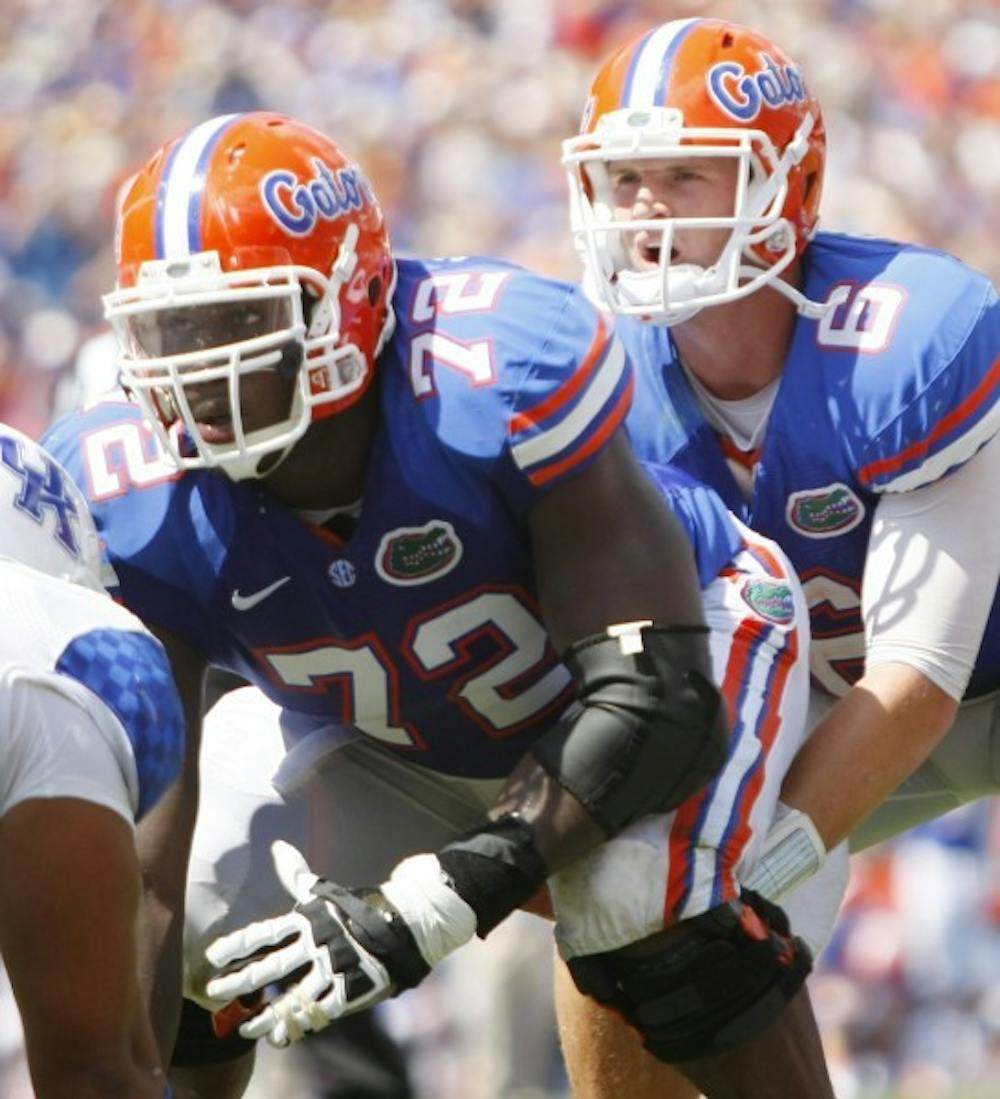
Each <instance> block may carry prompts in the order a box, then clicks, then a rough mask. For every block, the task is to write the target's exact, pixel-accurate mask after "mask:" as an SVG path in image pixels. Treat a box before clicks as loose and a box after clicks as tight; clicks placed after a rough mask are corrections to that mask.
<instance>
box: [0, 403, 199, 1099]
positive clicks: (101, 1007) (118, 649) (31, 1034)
mask: <svg viewBox="0 0 1000 1099" xmlns="http://www.w3.org/2000/svg"><path fill="white" fill-rule="evenodd" d="M0 513H2V516H0V620H2V623H3V628H2V630H0V865H2V868H3V872H2V877H0V955H2V957H3V962H4V964H5V966H6V968H7V970H8V972H9V974H10V978H11V983H12V985H13V987H14V991H15V996H16V999H17V1003H18V1007H19V1008H20V1012H21V1016H22V1019H23V1024H24V1031H25V1039H26V1046H27V1053H28V1063H29V1068H30V1072H31V1078H32V1084H33V1086H34V1090H35V1094H36V1095H38V1096H39V1097H40V1099H46V1097H48V1096H64V1095H73V1096H90V1097H94V1099H96V1097H98V1096H108V1095H129V1096H133V1095H134V1096H137V1097H140V1096H142V1097H149V1099H153V1097H154V1096H155V1097H160V1096H163V1095H164V1093H165V1092H164V1089H165V1077H164V1074H163V1071H162V1069H161V1068H160V1061H159V1058H158V1056H157V1052H156V1045H155V1041H154V1038H153V1033H152V1029H151V1028H150V1024H149V1019H148V1016H147V1014H146V1011H145V1009H144V1008H143V1006H142V1000H141V998H140V995H139V980H138V973H137V958H136V934H135V921H136V916H137V912H138V906H139V892H140V890H139V866H138V862H137V859H136V854H135V843H134V833H133V828H134V823H135V821H137V820H139V819H141V818H142V817H143V816H144V814H145V813H146V812H148V811H149V809H150V808H151V807H152V806H153V805H154V804H155V803H156V802H157V800H158V799H159V798H160V797H161V795H162V794H163V792H164V791H165V789H166V788H167V787H168V786H169V785H170V783H171V782H172V781H173V779H174V778H175V777H176V775H177V773H178V771H179V769H180V760H181V754H182V751H183V733H184V722H183V716H182V713H181V709H180V700H179V698H178V697H177V693H176V690H175V689H174V685H173V682H172V680H171V677H170V665H169V663H168V661H167V657H166V654H165V653H164V651H163V648H162V646H161V645H160V644H159V642H158V641H156V640H155V639H154V638H153V637H152V635H151V634H150V633H149V631H148V630H146V629H145V627H144V626H143V625H142V624H141V623H140V622H139V620H138V619H137V618H135V617H134V616H133V615H131V614H130V613H129V612H128V611H126V610H125V609H124V608H122V607H119V606H116V605H115V603H114V602H113V601H112V600H111V599H110V598H109V597H108V595H107V593H106V592H105V590H104V589H103V588H102V586H101V582H100V569H101V557H100V548H99V545H98V536H97V531H96V530H95V529H94V524H93V521H92V520H91V517H90V514H89V512H88V510H87V503H86V501H85V500H84V498H83V496H82V495H81V493H80V491H79V490H78V489H77V487H76V485H75V484H74V483H73V481H72V480H71V479H70V477H69V475H68V474H67V473H66V471H65V470H64V469H62V467H61V466H59V464H58V463H57V462H55V461H54V460H53V459H52V458H51V456H50V455H48V454H47V453H46V452H45V451H44V450H43V449H42V448H41V447H40V446H39V445H38V444H37V443H35V442H33V441H32V440H31V439H29V438H27V437H26V436H25V435H23V434H21V433H20V432H19V431H16V430H14V429H13V428H11V427H8V426H7V425H6V424H0Z"/></svg>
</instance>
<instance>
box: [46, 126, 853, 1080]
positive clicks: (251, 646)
mask: <svg viewBox="0 0 1000 1099" xmlns="http://www.w3.org/2000/svg"><path fill="white" fill-rule="evenodd" d="M117 247H118V265H119V285H118V287H117V289H116V290H115V291H114V292H113V293H111V294H109V295H108V296H107V298H106V299H105V304H106V312H107V315H108V318H109V320H110V321H111V323H112V325H113V326H114V327H115V329H116V332H117V334H118V338H119V344H120V347H121V350H122V357H121V367H122V372H123V378H124V381H125V384H126V387H127V392H128V396H127V397H126V396H125V395H123V394H118V395H117V396H112V397H111V398H110V399H108V400H106V401H102V402H98V403H97V404H95V405H94V406H92V407H90V408H88V409H85V410H83V411H82V412H81V413H79V414H75V415H73V416H71V417H69V418H68V419H66V420H64V421H62V422H60V423H59V424H57V425H56V426H55V427H54V428H53V430H52V431H51V432H50V433H49V435H48V440H49V443H50V445H51V446H52V447H53V448H54V450H55V451H56V453H57V454H58V455H59V456H61V457H62V458H63V459H64V460H65V462H66V463H67V465H68V466H69V467H70V469H71V470H72V473H73V475H74V476H75V477H76V478H77V481H78V483H79V484H80V485H82V486H85V487H86V490H87V493H88V496H89V499H90V504H91V508H92V511H93V513H94V515H95V517H96V519H97V523H98V527H99V529H100V531H101V535H102V537H103V539H104V542H105V545H106V549H107V553H108V556H109V559H110V562H111V564H112V565H113V567H114V570H115V573H116V576H117V580H118V586H117V588H116V594H117V595H118V596H119V597H120V598H121V599H122V600H123V601H124V602H125V604H126V605H127V606H129V607H130V608H131V609H132V610H133V611H134V612H136V613H137V614H139V615H140V616H141V617H142V618H143V619H144V620H145V621H146V622H147V623H148V624H150V625H151V626H152V627H154V628H155V629H156V630H157V632H158V633H159V635H160V636H161V637H162V638H163V639H164V641H165V643H166V645H167V647H168V651H169V652H170V654H171V657H172V659H173V666H174V672H175V676H176V679H177V682H178V684H179V686H180V689H181V693H182V696H183V698H184V699H185V704H186V711H187V717H188V730H189V739H188V755H187V758H186V762H185V771H184V780H183V781H182V782H180V783H178V784H177V785H175V786H174V787H173V788H172V790H171V791H170V793H169V795H168V796H167V798H165V799H164V801H163V802H162V803H161V805H160V806H158V807H157V809H156V810H155V812H154V813H153V814H151V816H150V819H149V820H148V822H146V823H145V824H144V827H143V828H142V830H141V833H140V837H139V838H140V850H141V854H142V856H143V859H144V865H145V873H146V875H147V881H148V882H149V884H150V889H151V893H152V896H151V898H150V901H151V904H150V909H151V918H150V927H151V928H152V934H151V935H150V936H149V938H148V941H147V942H146V949H147V953H146V959H147V966H148V970H149V973H150V976H151V978H152V981H153V988H154V991H153V996H154V1000H153V1006H154V1010H155V1012H156V1016H155V1017H156V1021H157V1023H158V1025H159V1028H160V1040H161V1042H162V1043H163V1048H164V1049H167V1048H168V1047H169V1044H170V1043H171V1042H172V1040H173V1035H174V1030H175V1028H176V1026H177V1015H178V1011H179V1006H180V992H181V990H180V979H181V973H180V966H179V964H178V962H179V959H178V953H179V951H180V948H181V929H182V923H184V922H185V921H186V927H185V933H184V950H185V960H186V965H185V968H184V991H185V993H186V995H187V998H188V1003H193V1002H197V1003H198V1004H200V1005H201V1006H200V1008H194V1007H185V1011H184V1021H183V1025H182V1028H181V1037H180V1041H179V1042H178V1044H177V1048H176V1049H175V1051H174V1065H175V1068H176V1072H175V1079H176V1081H177V1084H178V1086H179V1087H182V1088H183V1091H182V1094H184V1095H203V1096H208V1095H211V1096H212V1097H213V1099H219V1097H220V1096H224V1095H229V1094H238V1093H239V1091H240V1090H241V1089H242V1087H243V1086H244V1084H245V1080H246V1078H247V1073H248V1072H249V1071H250V1070H251V1064H252V1059H251V1058H250V1057H249V1054H250V1053H252V1041H253V1040H254V1039H257V1038H259V1037H262V1036H266V1037H267V1038H268V1039H269V1040H271V1041H272V1042H273V1043H275V1044H277V1045H284V1044H287V1043H288V1042H289V1041H291V1040H293V1039H296V1038H300V1037H302V1036H303V1035H305V1034H307V1033H309V1032H311V1031H314V1030H317V1029H319V1028H321V1027H323V1026H325V1025H326V1024H327V1023H329V1022H330V1021H331V1020H332V1019H335V1018H336V1017H338V1016H339V1015H342V1014H345V1013H348V1012H351V1011H356V1010H358V1009H359V1008H364V1007H367V1006H369V1005H371V1004H375V1003H377V1002H379V1001H380V1000H382V999H384V998H385V997H387V996H389V995H393V994H395V993H397V992H400V991H403V990H405V989H407V988H410V987H412V986H414V985H416V984H417V983H418V982H419V981H421V980H422V979H423V978H424V976H425V975H426V974H427V973H428V972H429V970H430V969H431V968H432V967H433V966H434V965H435V964H436V963H437V962H438V961H440V960H441V959H442V958H444V957H445V956H446V955H448V954H449V953H450V952H451V951H453V950H455V949H456V948H457V947H459V946H461V945H462V944H463V943H464V942H466V941H467V940H468V939H469V938H471V937H472V936H473V935H475V934H478V935H481V936H484V935H486V934H487V933H488V932H489V931H490V929H491V928H493V927H494V926H495V925H496V924H497V923H498V922H499V921H501V920H503V919H504V918H505V917H506V916H507V915H508V914H509V913H510V912H512V911H513V910H514V909H515V908H517V907H519V906H523V905H526V904H529V903H530V902H532V900H533V899H534V898H538V896H539V894H540V892H541V891H542V890H543V887H544V886H545V884H546V882H548V883H549V886H550V889H551V895H552V907H553V909H554V913H555V916H556V921H557V922H556V936H557V940H558V943H559V946H560V950H561V953H562V954H563V956H564V957H566V958H567V959H568V961H569V965H570V967H571V969H572V971H573V973H574V976H575V978H576V979H577V981H578V982H579V983H580V985H581V987H582V988H585V989H586V990H587V991H588V992H589V993H592V994H597V995H600V996H601V997H602V998H603V999H608V998H611V999H612V1000H613V1001H614V1002H615V1004H616V1006H617V1007H618V1008H619V1010H620V1011H621V1012H622V1013H623V1015H625V1016H626V1017H627V1018H628V1019H629V1020H630V1021H631V1022H632V1023H633V1024H634V1026H635V1027H636V1028H637V1030H638V1031H639V1033H640V1034H641V1036H642V1039H643V1041H644V1042H645V1044H646V1045H647V1046H648V1048H650V1049H651V1050H652V1051H653V1052H654V1053H655V1054H656V1055H657V1056H658V1057H661V1058H664V1059H666V1060H669V1061H674V1060H683V1061H685V1062H686V1064H687V1066H688V1068H690V1071H691V1074H692V1076H693V1077H694V1078H696V1079H697V1080H698V1081H699V1083H701V1084H702V1086H703V1087H704V1088H705V1090H706V1091H707V1092H708V1093H709V1094H710V1095H713V1096H718V1097H722V1096H729V1095H732V1094H735V1093H734V1092H733V1091H732V1089H731V1085H730V1083H729V1082H728V1079H727V1078H726V1077H723V1076H720V1075H719V1072H718V1068H717V1064H716V1063H717V1061H718V1060H719V1057H718V1055H719V1054H720V1053H724V1052H725V1051H726V1050H728V1049H729V1048H730V1047H731V1046H733V1045H735V1044H737V1043H741V1042H748V1043H749V1044H751V1045H754V1044H755V1043H756V1042H757V1041H760V1042H764V1043H767V1042H768V1041H769V1038H768V1035H769V1034H770V1033H771V1032H772V1030H773V1028H768V1027H767V1024H768V1022H769V1021H770V1020H771V1019H772V1018H773V1017H774V1016H776V1015H777V1014H779V1013H780V1012H782V1010H783V1008H784V1007H785V1005H786V1003H789V1002H790V1003H791V1006H790V1007H789V1008H788V1011H787V1012H786V1014H788V1015H790V1016H791V1017H792V1018H793V1020H794V1021H795V1027H794V1028H793V1029H794V1031H795V1033H796V1035H797V1037H798V1038H799V1048H800V1049H806V1050H808V1051H810V1052H811V1057H810V1056H809V1055H805V1056H803V1055H801V1054H800V1055H799V1056H798V1057H797V1058H795V1057H792V1056H791V1054H788V1055H787V1056H786V1058H785V1059H786V1060H789V1061H795V1063H796V1067H795V1068H793V1069H790V1070H789V1072H788V1073H787V1074H786V1076H785V1078H784V1080H783V1081H779V1082H776V1083H775V1085H774V1088H775V1090H767V1091H764V1090H759V1089H758V1090H753V1089H750V1088H747V1089H746V1090H743V1091H741V1092H740V1093H739V1094H740V1095H745V1096H747V1097H749V1096H750V1095H753V1096H755V1097H756V1099H764V1097H766V1096H774V1097H775V1099H777V1097H778V1096H782V1097H784V1096H787V1097H789V1099H791V1097H795V1099H798V1097H799V1096H801V1095H803V1094H809V1095H810V1096H814V1097H817V1099H821V1097H823V1096H830V1095H831V1094H832V1093H831V1090H830V1085H829V1080H828V1078H827V1076H826V1071H825V1067H824V1065H823V1061H822V1056H821V1052H820V1050H819V1043H818V1039H817V1035H816V1030H815V1024H814V1022H813V1020H812V1016H811V1012H810V1008H809V1004H808V999H807V997H806V996H805V994H804V992H802V991H801V986H802V983H803V981H804V978H805V974H806V972H807V971H808V968H809V960H808V959H809V951H808V949H807V948H806V946H805V945H804V944H803V943H802V942H800V941H799V940H797V939H795V938H793V937H792V936H791V935H790V934H789V933H788V931H787V923H786V921H785V918H784V915H783V913H782V912H781V910H780V909H778V908H776V907H775V906H773V905H772V904H770V903H769V902H768V901H767V899H766V898H764V897H762V896H758V895H757V894H755V893H753V892H744V893H741V891H740V887H739V885H738V883H737V880H736V873H737V869H738V868H739V867H740V866H743V865H750V864H752V863H753V862H754V861H755V859H756V858H757V856H758V855H759V853H760V851H761V850H762V845H763V841H764V837H765V834H766V833H767V830H768V828H769V826H770V824H771V821H772V818H773V815H774V810H775V803H776V796H777V789H778V784H779V783H780V778H781V775H782V773H783V772H784V769H785V767H786V766H787V764H788V761H789V760H790V759H791V757H792V755H793V754H794V752H795V751H796V750H797V748H798V747H799V744H800V741H801V735H802V730H803V729H804V727H805V703H806V697H807V693H808V692H807V673H806V655H807V644H806V641H807V637H806V634H807V631H804V630H803V624H804V621H805V617H806V616H805V604H804V599H803V598H802V593H801V590H800V588H799V587H798V586H797V583H796V582H795V580H794V577H793V576H792V575H791V572H790V570H789V569H788V568H787V566H786V564H785V562H784V558H783V555H782V554H781V551H780V550H778V549H777V547H775V546H773V545H772V544H770V543H767V542H766V541H762V540H760V539H758V538H756V537H755V536H754V535H753V534H751V533H750V532H749V531H747V530H746V529H745V528H743V527H742V525H741V524H739V523H738V521H736V520H735V519H734V518H733V517H732V516H730V515H729V514H728V513H727V512H726V510H725V508H724V507H723V506H722V504H721V501H720V500H719V499H718V497H717V496H716V495H715V494H714V493H713V492H711V491H710V490H707V489H705V488H703V487H701V486H699V485H698V484H697V483H696V482H693V481H691V480H690V479H689V478H687V477H685V476H684V475H683V474H682V473H679V472H677V471H672V470H670V469H667V468H652V467H651V468H649V469H648V470H643V469H642V468H641V467H640V466H639V465H638V464H637V463H636V461H635V459H634V457H633V455H632V453H631V450H630V449H629V447H628V443H627V439H626V437H625V435H624V431H623V430H622V429H621V425H622V423H623V421H624V418H625V415H626V413H627V410H628V407H629V401H630V398H631V392H632V386H633V381H632V375H631V368H630V366H629V363H628V361H627V358H626V356H625V354H624V352H623V350H622V348H621V346H620V344H619V343H618V342H617V340H616V339H614V337H613V336H612V334H611V333H610V331H609V329H608V326H607V325H606V324H605V322H604V321H603V320H602V319H601V318H600V316H599V315H598V313H597V311H596V310H594V309H593V307H592V306H591V305H590V304H588V303H587V301H586V299H585V297H584V295H583V294H582V292H581V291H580V289H579V288H578V287H574V286H571V285H568V284H563V283H555V282H551V281H548V280H543V279H540V278H537V277H534V276H532V275H529V274H528V273H527V272H525V271H523V270H521V269H519V268H517V267H514V266H512V265H510V264H507V263H503V262H500V261H495V260H486V259H462V260H434V261H418V260H403V259H399V260H398V261H397V260H396V259H395V258H394V257H393V255H392V252H391V251H390V247H389V242H388V237H387V234H386V229H385V226H384V223H383V218H382V213H381V210H380V207H379V205H378V203H377V201H376V199H375V196H374V195H373V193H372V190H371V187H370V185H369V184H368V182H367V180H366V178H365V176H364V174H363V172H362V171H361V169H360V168H359V167H358V166H357V164H355V163H354V162H353V161H352V160H351V159H350V158H348V157H347V156H346V155H345V154H344V153H343V152H342V150H340V149H339V148H338V146H337V145H336V144H335V143H334V142H332V141H331V140H329V139H328V138H326V137H325V136H323V135H321V134H319V133H317V132H315V131H314V130H311V129H310V128H308V127H306V126H304V125H302V124H300V123H298V122H295V121H294V120H291V119H288V118H285V117H281V116H277V115H271V114H266V113H252V114H247V115H229V116H224V117H220V118H215V119H211V120H209V121H207V122H205V123H203V124H202V125H200V126H198V127H196V128H195V129H193V130H192V131H190V132H189V133H187V134H185V135H183V136H182V137H181V138H179V139H177V140H176V141H173V142H171V143H169V144H168V145H167V146H165V147H164V148H163V149H161V150H159V151H158V152H157V153H156V154H155V155H154V156H153V158H152V159H151V160H150V161H149V162H148V163H147V164H146V165H145V166H144V167H143V168H142V169H141V170H140V171H139V172H138V173H137V174H136V176H135V177H134V179H133V181H132V183H131V186H130V187H129V188H128V189H127V191H126V193H125V195H124V196H123V202H122V205H121V212H120V218H119V225H118V234H117ZM709 627H710V629H709ZM209 666H216V667H219V668H223V669H225V670H227V671H228V672H230V673H233V674H236V675H239V676H241V677H243V678H244V679H246V680H247V681H249V682H250V683H251V684H252V686H249V687H247V688H245V689H243V690H239V691H236V692H233V693H232V694H230V695H228V696H226V697H225V698H224V699H223V700H222V701H221V702H220V703H219V704H218V705H217V706H216V707H215V708H214V709H213V710H212V711H211V713H210V715H209V716H208V718H207V720H206V722H205V724H204V728H202V714H201V702H202V691H203V683H204V679H205V674H206V670H207V669H208V668H209ZM716 683H718V684H720V687H721V689H720V687H717V686H716V685H715V684H716ZM199 764H200V774H199ZM199 780H200V784H201V788H202V790H203V792H204V796H203V798H202V803H201V808H200V813H199V797H198V791H199ZM196 814H197V827H196V828H195V818H196ZM192 841H193V854H192V855H191V857H190V872H189V874H188V880H187V904H186V911H185V904H184V891H185V875H186V874H187V873H188V863H189V848H190V847H191V844H192ZM272 854H273V862H272ZM317 875H322V876H317ZM379 883H381V884H379ZM276 947H277V948H278V949H274V948H276ZM261 952H263V953H261ZM275 984H277V985H279V986H283V987H279V990H278V991H277V992H275V991H274V990H273V988H272V986H274V985H275ZM264 989H267V990H270V991H269V997H268V999H266V1000H261V999H255V998H254V997H256V995H257V993H259V992H260V991H261V990H264ZM240 998H242V1003H241V1000H240ZM204 1009H207V1011H206V1010H204ZM208 1011H213V1012H216V1015H215V1023H214V1026H213V1027H209V1026H208V1025H207V1022H208V1020H209V1019H210V1016H209V1015H208ZM220 1012H221V1014H220ZM241 1013H243V1014H244V1015H245V1017H243V1018H241V1017H240V1016H241ZM234 1019H236V1020H237V1021H238V1023H239V1033H235V1032H233V1031H231V1030H230V1033H229V1034H228V1035H227V1036H226V1037H225V1038H224V1039H222V1040H220V1039H219V1038H218V1037H216V1036H215V1034H214V1033H213V1030H214V1031H215V1032H218V1031H220V1030H222V1031H225V1030H226V1029H227V1028H229V1027H231V1024H232V1022H233V1020H234ZM777 1052H778V1053H781V1052H782V1051H777ZM245 1055H246V1056H245Z"/></svg>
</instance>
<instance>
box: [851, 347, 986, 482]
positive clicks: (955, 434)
mask: <svg viewBox="0 0 1000 1099" xmlns="http://www.w3.org/2000/svg"><path fill="white" fill-rule="evenodd" d="M984 406H985V407H986V408H988V411H987V412H986V414H985V415H983V414H982V412H983V408H984ZM998 429H1000V357H998V358H997V359H996V361H995V362H994V363H993V365H992V366H991V367H990V369H989V370H988V371H987V373H986V376H985V377H984V378H983V380H982V381H981V382H980V383H979V385H978V386H976V388H975V389H974V390H973V391H972V392H971V393H970V394H969V395H968V396H967V397H966V398H965V400H964V401H962V402H961V404H959V405H958V406H957V407H956V408H953V409H952V411H951V412H949V413H948V414H947V415H946V416H943V417H942V418H941V419H940V420H939V421H938V422H937V423H936V424H935V426H934V427H933V428H932V429H931V431H929V432H928V433H927V434H926V435H925V436H924V437H923V438H921V439H917V440H915V441H914V442H912V443H910V444H909V445H908V446H907V447H905V448H904V449H903V450H902V451H900V452H899V453H898V454H894V455H891V456H889V457H886V458H879V459H877V460H876V461H873V462H869V463H867V464H866V465H864V466H862V467H861V468H860V469H859V471H858V476H859V478H860V480H861V481H862V483H863V484H866V485H869V486H871V487H872V488H873V489H875V490H876V491H883V492H906V491H908V490H909V489H912V488H917V487H918V486H919V485H922V484H927V483H929V482H930V481H934V480H937V479H938V478H939V477H942V476H943V475H944V474H945V473H947V472H948V470H949V469H952V468H953V467H954V466H958V465H961V464H962V463H963V462H966V461H968V459H969V458H971V457H972V455H973V454H975V452H976V451H977V450H978V449H979V448H980V447H981V446H982V445H983V444H984V443H986V442H987V440H989V439H990V438H991V437H992V436H993V434H994V433H995V432H996V431H997V430H998ZM949 436H950V437H952V441H951V442H950V443H944V445H941V444H942V442H943V440H945V439H947V438H948V437H949Z"/></svg>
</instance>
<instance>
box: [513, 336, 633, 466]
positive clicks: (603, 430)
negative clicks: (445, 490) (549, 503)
mask: <svg viewBox="0 0 1000 1099" xmlns="http://www.w3.org/2000/svg"><path fill="white" fill-rule="evenodd" d="M632 388H633V378H632V372H631V369H630V368H629V363H628V359H627V357H626V355H625V349H624V348H623V347H622V345H621V343H619V341H618V340H617V339H616V338H615V337H614V336H613V335H612V334H611V333H610V332H609V331H608V328H607V325H606V324H605V323H604V321H603V319H601V318H598V322H597V332H596V334H595V336H594V339H593V341H592V342H591V345H590V347H589V349H588V351H587V353H586V355H585V356H584V357H583V359H582V360H581V362H580V364H579V365H578V366H577V368H576V369H575V370H574V371H573V373H572V374H571V375H570V376H569V378H568V379H567V380H566V381H565V382H563V383H562V385H560V386H559V387H558V388H557V389H555V390H554V391H553V392H552V393H550V394H549V395H548V396H547V397H546V398H545V399H544V400H543V401H541V402H539V404H538V405H536V406H535V407H534V408H528V409H523V410H521V411H519V412H518V413H516V414H515V415H514V416H512V417H511V420H510V425H509V430H510V444H511V454H512V455H513V457H514V461H515V462H516V463H517V466H518V468H519V469H521V471H522V472H523V473H525V474H526V475H527V477H528V479H529V480H530V481H531V483H532V484H533V485H536V486H538V485H544V484H546V483H547V482H548V481H550V480H553V479H554V478H556V477H558V476H562V475H563V474H565V473H566V472H567V471H569V470H571V469H573V468H574V467H575V466H578V465H580V464H581V463H582V462H584V461H585V460H586V459H587V458H588V457H590V456H591V455H592V454H593V453H594V451H595V450H597V449H598V448H599V447H600V446H601V445H602V444H603V443H604V442H605V441H606V440H607V438H608V437H609V436H610V435H611V434H612V433H613V432H614V430H615V429H616V428H617V427H618V426H619V425H620V424H621V423H622V421H623V420H624V419H625V415H626V413H627V412H628V409H629V407H630V405H631V399H632Z"/></svg>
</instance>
